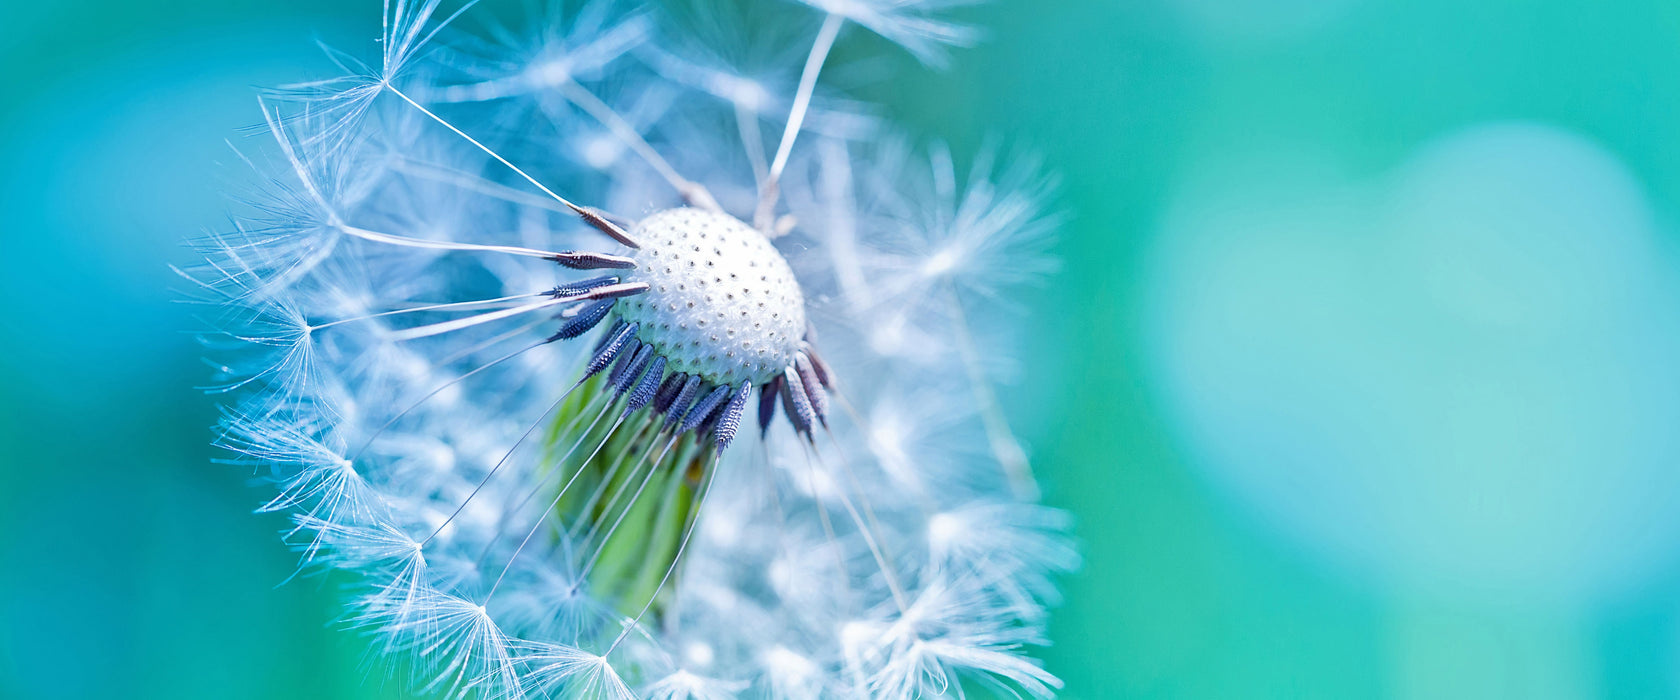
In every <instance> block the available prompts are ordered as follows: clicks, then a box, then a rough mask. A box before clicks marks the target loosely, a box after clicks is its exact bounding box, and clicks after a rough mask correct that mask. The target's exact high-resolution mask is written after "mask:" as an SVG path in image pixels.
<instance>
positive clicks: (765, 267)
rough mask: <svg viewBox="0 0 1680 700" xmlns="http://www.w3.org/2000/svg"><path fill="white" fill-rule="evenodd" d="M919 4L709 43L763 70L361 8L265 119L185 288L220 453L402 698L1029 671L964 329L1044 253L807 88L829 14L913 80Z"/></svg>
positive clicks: (627, 16)
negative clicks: (339, 593) (191, 298)
mask: <svg viewBox="0 0 1680 700" xmlns="http://www.w3.org/2000/svg"><path fill="white" fill-rule="evenodd" d="M954 4H959V3H953V2H915V1H911V0H892V1H880V0H813V1H811V2H807V3H806V5H809V6H810V8H815V9H816V10H818V11H820V14H819V15H816V16H813V15H812V13H811V11H810V9H809V8H802V7H800V6H798V5H795V4H785V5H770V6H767V7H755V8H754V11H755V12H756V11H759V10H763V11H765V12H767V13H768V14H766V15H765V16H758V15H755V16H754V20H753V22H754V23H753V25H752V26H750V27H741V28H737V30H738V32H739V33H740V35H743V36H750V37H755V38H758V39H759V40H760V41H765V42H768V41H771V39H772V38H776V40H777V41H780V38H786V37H794V38H797V39H796V40H797V41H799V42H800V43H801V44H802V48H800V49H798V50H797V53H793V51H790V49H789V47H788V46H786V45H776V46H766V47H761V48H759V49H757V50H753V51H747V50H743V46H741V45H722V44H721V43H720V44H719V45H715V46H708V45H707V44H706V42H705V41H704V40H698V39H697V38H696V37H701V36H706V35H705V33H704V32H702V31H701V30H700V29H697V28H695V27H693V26H691V25H685V24H684V23H682V22H676V21H672V20H671V18H670V17H668V16H666V15H663V14H661V13H658V12H655V11H653V10H650V9H647V8H641V7H630V6H627V5H625V4H622V3H615V2H609V1H602V2H593V3H589V4H586V5H583V6H582V7H579V8H575V9H570V8H556V9H553V10H552V11H551V12H549V13H548V14H546V15H544V16H542V17H539V18H537V19H536V20H535V21H534V22H533V24H534V25H535V26H536V27H537V28H536V29H535V30H534V31H532V32H530V33H520V32H516V31H512V30H508V29H506V28H500V27H489V28H487V29H485V30H484V31H483V32H479V33H476V34H475V33H473V32H468V31H465V30H463V29H461V28H459V27H457V26H455V25H456V24H458V23H457V22H456V20H457V19H459V18H462V17H463V16H466V17H470V16H471V15H470V14H467V10H468V8H469V7H470V4H469V5H468V6H463V7H460V8H457V9H454V10H451V11H449V12H447V13H443V12H440V7H439V0H420V1H418V2H416V1H413V0H393V1H392V2H388V3H387V4H386V6H385V9H384V13H383V31H382V33H381V36H380V42H379V46H378V51H377V58H376V60H373V61H364V60H363V59H362V58H360V57H359V56H358V55H357V54H358V52H356V51H337V50H331V51H329V54H330V56H331V57H332V59H333V60H334V61H335V63H336V64H337V65H338V67H339V68H341V69H342V70H343V74H342V75H338V76H335V77H331V78H328V79H325V80H319V81H314V82H309V83H303V84H298V85H293V86H289V87H286V88H282V89H279V90H274V91H271V92H269V93H266V94H265V95H264V97H263V98H262V101H261V104H260V106H261V113H262V114H263V116H264V119H265V121H266V125H267V130H268V132H269V133H270V134H272V136H273V138H274V147H273V150H272V152H270V153H269V154H268V155H269V156H271V158H269V159H268V161H264V160H262V159H253V160H256V161H257V163H258V165H257V166H256V167H258V168H259V169H262V168H263V167H264V166H263V165H262V163H265V162H269V161H272V162H273V163H275V164H277V165H279V166H280V167H279V168H277V171H278V174H276V175H274V176H273V177H272V178H270V179H268V180H267V181H265V182H264V183H262V184H261V185H260V186H259V187H258V189H259V192H258V193H257V194H256V195H253V196H252V198H251V199H250V202H249V204H250V206H249V208H248V211H246V212H244V213H243V214H242V215H241V216H240V217H238V218H237V219H236V220H235V222H234V223H233V225H232V226H230V227H229V229H228V230H226V231H223V232H220V233H217V234H214V235H210V236H207V237H206V238H204V239H203V240H201V241H200V244H199V245H200V247H201V249H202V252H203V254H204V256H205V262H204V263H203V264H202V265H201V266H198V267H197V268H195V269H192V270H188V271H185V272H184V274H186V275H187V276H188V277H189V278H191V279H193V280H194V281H195V282H197V283H198V284H199V285H200V287H201V288H202V290H203V292H204V295H205V296H206V297H207V298H208V300H209V301H211V302H212V303H213V306H212V308H214V309H216V312H215V319H214V320H215V321H216V322H217V323H218V327H219V328H220V330H219V331H218V332H216V333H214V334H211V335H208V336H207V337H206V341H207V344H208V345H209V346H210V348H211V353H212V355H213V356H215V357H216V358H217V362H218V364H217V365H216V370H217V383H216V385H215V390H216V391H219V392H223V393H225V394H226V395H227V396H229V397H230V403H229V405H228V406H227V407H226V409H225V420H224V421H223V425H222V435H223V437H222V443H223V444H224V445H225V446H226V447H227V448H229V449H230V450H231V451H232V454H233V457H232V458H231V459H230V461H232V462H234V463H237V464H241V465H246V466H249V467H250V468H252V469H253V470H254V471H255V472H256V473H257V474H259V475H260V476H262V477H263V478H265V479H266V480H269V481H271V482H272V483H273V485H274V488H275V489H276V493H275V494H274V495H273V496H272V497H271V498H270V499H269V500H267V502H266V503H264V504H263V505H262V507H261V508H260V510H262V511H265V512H284V513H289V514H290V515H291V517H292V523H293V524H292V527H291V528H290V529H289V530H288V531H287V532H286V533H285V537H286V539H287V541H288V542H290V543H291V544H292V545H293V546H295V547H296V548H297V549H298V550H299V551H300V552H301V553H302V555H303V558H304V563H305V569H304V570H305V571H315V570H325V569H337V570H342V571H345V572H348V573H350V574H352V578H353V580H354V583H353V584H352V588H351V592H350V596H351V597H352V604H351V606H350V608H349V610H348V611H347V612H346V614H345V616H344V618H345V620H346V621H347V622H348V623H349V624H350V625H352V626H354V627H357V628H360V629H362V630H365V631H366V632H367V633H369V634H370V635H372V636H373V637H374V638H375V639H376V640H377V642H376V644H375V645H374V648H375V649H376V650H377V652H378V653H379V654H381V655H382V656H389V657H391V659H392V660H393V661H395V662H396V663H394V664H392V665H393V666H400V667H402V668H411V669H413V672H414V675H415V677H414V678H413V679H412V680H413V681H414V687H415V689H416V690H417V691H420V692H427V693H437V694H449V695H456V694H459V695H468V696H475V697H559V698H654V699H661V700H664V699H671V700H675V699H678V698H694V699H697V700H712V699H715V698H733V697H763V698H790V699H792V698H829V697H838V698H875V697H878V698H897V697H944V696H962V695H963V693H964V690H963V689H964V688H989V689H992V690H993V691H997V692H1001V693H1003V694H1005V695H1026V696H1032V697H1049V696H1050V695H1052V694H1053V693H1054V692H1055V690H1056V689H1057V688H1058V687H1059V682H1058V681H1057V680H1056V679H1055V677H1054V676H1051V675H1050V674H1049V673H1047V672H1046V671H1045V670H1044V669H1043V668H1042V667H1041V666H1040V665H1039V664H1037V663H1036V662H1035V661H1033V660H1032V659H1031V658H1030V656H1029V652H1030V651H1031V649H1032V648H1033V647H1035V646H1041V645H1044V644H1047V643H1048V642H1047V640H1046V639H1045V637H1044V633H1043V625H1044V622H1045V616H1046V610H1047V608H1048V607H1049V606H1052V605H1054V604H1055V603H1056V602H1057V590H1056V582H1055V578H1056V576H1057V575H1058V574H1062V573H1065V572H1069V571H1071V570H1072V569H1074V568H1076V567H1077V566H1078V555H1077V553H1076V552H1075V550H1074V549H1073V548H1072V546H1071V545H1070V543H1069V541H1068V540H1067V530H1068V526H1069V523H1068V519H1067V517H1066V515H1065V514H1062V513H1060V512H1058V511H1055V510H1052V509H1048V508H1045V507H1042V506H1039V505H1036V504H1035V503H1034V502H1033V501H1034V500H1035V499H1036V488H1035V486H1034V484H1033V479H1032V476H1031V474H1030V472H1029V471H1028V468H1027V461H1026V454H1025V451H1024V450H1023V449H1022V447H1021V445H1020V444H1019V442H1018V441H1017V440H1016V439H1015V438H1014V436H1013V434H1012V433H1011V432H1010V430H1009V426H1008V423H1007V421H1006V420H1005V419H1004V412H1003V410H1002V406H1001V399H1000V397H999V393H998V392H997V391H996V390H995V389H994V388H993V386H992V382H993V377H994V376H995V372H996V369H997V368H998V367H999V366H1000V365H1005V364H1007V360H1008V357H1009V351H1008V341H1007V338H1004V337H993V336H991V335H990V333H991V331H990V329H991V328H993V327H1006V326H1008V325H1009V324H1008V321H1007V318H1008V314H1007V309H1008V308H1009V304H1008V303H1007V302H1008V299H1009V295H1010V294H1011V291H1012V290H1013V289H1014V288H1015V287H1016V286H1017V285H1019V284H1021V283H1023V282H1028V281H1031V280H1033V279H1036V278H1038V277H1040V276H1041V275H1043V274H1044V273H1046V272H1048V271H1049V270H1050V269H1051V265H1050V264H1049V261H1048V258H1046V257H1044V255H1043V242H1044V241H1045V240H1046V238H1047V236H1048V234H1049V233H1050V232H1051V230H1052V229H1053V228H1054V227H1055V224H1056V222H1057V219H1056V217H1054V216H1052V215H1049V214H1047V213H1046V212H1045V210H1044V208H1043V206H1044V200H1045V199H1046V197H1047V196H1048V195H1049V193H1050V189H1051V187H1052V184H1051V183H1050V181H1049V180H1047V179H1045V178H1044V177H1043V176H1042V175H1040V174H1039V173H1038V172H1037V169H1036V165H1035V164H1033V163H1031V162H1030V161H1024V160H1020V159H1008V158H1006V159H1003V160H1005V161H1008V162H1007V163H1004V162H1000V161H999V158H1000V156H999V154H1000V153H1002V152H1001V151H1000V150H998V149H989V150H988V151H986V154H982V156H981V157H979V158H976V159H975V162H974V164H973V165H972V166H971V167H970V168H969V169H968V175H967V176H966V177H959V176H958V175H957V170H956V168H955V166H954V164H953V163H954V159H953V158H952V156H951V155H950V154H949V153H948V152H947V151H946V150H945V149H944V148H942V147H934V148H932V149H929V150H928V151H927V153H928V155H926V156H920V155H917V153H918V151H916V150H915V149H911V148H909V147H907V146H905V145H904V144H905V143H906V142H905V141H904V140H903V139H901V138H898V137H895V136H893V135H892V134H891V132H890V130H888V129H887V128H886V127H885V126H884V125H883V124H882V122H881V121H880V120H879V119H878V118H876V117H874V116H871V110H870V109H869V108H867V107H866V106H863V105H860V104H858V103H856V102H855V101H853V100H850V99H848V98H847V97H846V96H845V95H843V94H841V93H838V92H836V91H833V90H830V89H828V88H827V87H826V86H824V84H823V81H822V74H823V69H824V67H825V65H827V64H828V63H829V53H830V50H831V49H832V48H833V46H834V45H835V42H836V41H837V40H838V38H839V37H840V36H841V34H842V32H843V30H844V29H845V28H846V27H847V26H850V25H854V24H855V25H859V26H862V27H864V28H866V29H868V30H869V31H872V32H874V33H876V34H879V35H881V36H882V37H885V38H886V39H888V40H890V41H892V42H894V43H897V44H899V45H901V46H903V47H905V48H906V49H908V50H909V51H910V52H911V53H913V54H914V55H916V56H917V57H918V58H920V59H922V60H923V61H927V62H935V61H939V60H942V59H943V58H944V56H945V54H944V52H943V49H944V47H946V46H949V45H962V44H966V43H969V42H970V41H972V40H973V39H974V32H973V30H971V29H968V28H966V27H963V26H961V25H958V24H955V23H952V22H950V21H948V20H946V19H944V18H942V16H941V14H940V13H939V12H938V11H939V10H942V9H943V8H945V7H948V6H951V5H954ZM697 12H698V13H699V16H707V17H710V18H711V19H712V20H719V19H720V18H723V17H724V16H723V15H716V16H712V15H707V14H706V13H707V12H708V11H707V10H704V9H701V10H697ZM691 14H693V13H691ZM713 29H715V27H713ZM748 55H751V56H755V57H758V58H759V59H762V58H763V57H765V56H783V57H786V56H790V55H791V56H796V57H802V59H800V58H796V59H795V60H794V61H793V62H792V65H787V66H780V67H779V68H778V67H776V66H769V65H766V64H765V63H764V62H763V61H760V60H756V59H755V60H754V61H748V63H751V64H752V65H750V66H746V65H737V64H735V63H733V62H732V61H735V60H739V59H741V57H743V56H748ZM778 135H779V136H778ZM976 315H984V316H985V317H986V320H987V322H986V323H985V324H982V325H976V324H974V323H972V322H971V321H970V318H971V317H972V316H976ZM980 328H985V329H987V330H986V331H984V332H986V333H987V334H988V335H987V336H985V337H977V333H980V332H982V331H980V330H979V329H980Z"/></svg>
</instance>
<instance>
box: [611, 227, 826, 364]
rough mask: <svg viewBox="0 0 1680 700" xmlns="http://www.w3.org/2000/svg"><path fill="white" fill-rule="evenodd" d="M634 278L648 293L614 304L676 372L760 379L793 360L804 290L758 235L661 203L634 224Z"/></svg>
mask: <svg viewBox="0 0 1680 700" xmlns="http://www.w3.org/2000/svg"><path fill="white" fill-rule="evenodd" d="M632 235H633V236H634V237H635V238H636V240H637V241H638V242H639V243H641V246H642V247H641V249H639V250H636V251H634V252H633V253H632V254H631V257H632V258H634V259H635V260H636V268H635V271H634V273H633V275H632V278H633V279H635V280H637V281H640V282H646V283H647V284H648V291H647V293H645V294H641V295H638V296H635V297H631V298H629V299H625V300H623V301H620V302H619V303H618V306H617V308H618V314H619V316H620V317H621V318H623V319H624V320H625V321H627V322H630V323H635V324H638V329H639V330H638V332H637V335H638V337H639V338H640V339H641V340H642V342H644V343H647V344H649V345H652V346H653V347H654V348H655V350H656V351H657V352H658V353H659V354H660V355H661V356H663V357H665V358H666V359H667V360H668V361H669V362H670V365H669V368H670V369H671V370H673V371H676V372H683V373H687V374H693V375H697V376H699V377H701V378H703V379H705V380H706V381H709V382H711V383H713V384H722V385H731V386H733V385H739V384H740V383H741V382H752V383H754V384H763V383H764V382H767V381H769V380H770V378H771V377H774V376H775V375H777V374H780V373H782V372H783V371H785V370H786V369H787V368H788V367H789V366H791V365H793V363H794V357H795V355H796V354H797V353H798V352H799V346H800V342H801V339H802V336H803V334H804V332H805V296H804V294H802V293H801V292H800V289H799V280H798V279H796V278H795V277H794V276H793V270H791V269H789V268H788V264H787V261H786V260H784V259H783V258H782V254H781V253H780V252H777V250H776V247H775V246H774V245H772V244H771V243H770V240H769V239H768V238H765V237H764V235H763V234H761V233H759V232H758V231H755V230H753V228H752V227H750V226H748V225H746V224H745V223H743V222H741V221H740V220H739V219H736V218H735V217H732V216H729V215H728V214H723V213H718V212H711V211H706V210H703V209H690V208H683V209H668V210H665V211H662V212H658V213H655V214H653V215H651V216H649V217H647V218H646V219H643V220H642V222H641V223H640V224H639V225H637V226H636V229H635V231H634V232H633V234H632Z"/></svg>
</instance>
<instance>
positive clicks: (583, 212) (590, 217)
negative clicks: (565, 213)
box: [385, 82, 641, 248]
mask: <svg viewBox="0 0 1680 700" xmlns="http://www.w3.org/2000/svg"><path fill="white" fill-rule="evenodd" d="M385 89H386V90H390V91H391V94H393V95H396V96H397V97H400V98H402V101H404V102H407V103H408V104H410V105H412V106H413V107H414V108H415V109H417V110H420V113H421V114H424V115H426V116H427V117H430V118H431V120H432V121H435V122H437V123H439V124H442V125H443V128H445V129H448V130H450V131H452V132H454V133H455V135H456V136H459V137H461V138H463V139H465V140H466V142H467V143H470V144H472V145H473V146H474V147H476V148H478V150H480V151H484V153H485V155H488V156H490V157H491V158H494V159H496V162H498V163H501V164H502V165H505V166H507V168H508V169H509V170H512V171H513V172H514V173H515V174H517V175H518V176H520V177H522V178H525V181H526V182H529V183H531V184H532V185H534V186H535V187H536V188H537V189H539V190H542V192H543V194H546V195H548V196H550V197H553V198H554V201H556V202H559V203H561V204H563V205H565V206H566V208H567V209H570V210H572V212H573V213H575V214H577V215H578V216H581V217H583V218H584V220H585V221H589V222H590V223H591V224H593V223H595V221H596V220H597V219H599V218H600V215H599V214H596V213H595V212H594V211H592V210H590V209H587V208H584V207H581V206H578V205H576V204H573V203H572V202H571V200H569V199H566V198H565V197H562V196H560V195H558V194H555V193H554V190H551V189H549V188H548V186H547V185H544V184H542V183H541V182H538V181H537V179H536V178H534V177H531V175H530V174H529V173H526V172H525V171H524V170H521V169H520V168H519V166H517V165H514V164H513V163H512V162H511V161H509V160H508V159H506V158H503V157H502V154H500V153H497V152H495V151H493V150H491V149H490V147H489V146H486V145H484V144H482V143H479V141H478V139H475V138H473V137H472V136H469V135H468V134H467V132H465V131H462V130H460V129H459V128H457V127H456V126H455V125H454V124H451V123H449V121H448V120H445V119H444V118H443V117H440V116H438V115H437V114H435V113H433V112H432V110H429V109H426V107H425V105H422V104H420V103H419V102H415V101H414V98H411V97H409V96H408V95H406V94H403V91H402V90H399V89H397V86H395V85H392V84H390V83H389V82H386V83H385ZM596 228H597V229H599V230H600V231H601V232H603V233H606V234H607V235H609V236H612V237H613V238H614V239H616V240H617V241H618V242H619V243H623V244H624V245H627V246H630V247H632V248H639V247H641V246H639V245H638V244H637V243H636V242H635V241H634V240H632V239H631V238H630V237H629V236H627V235H625V234H624V233H623V232H621V231H620V232H615V231H613V230H611V228H613V227H603V226H596Z"/></svg>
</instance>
